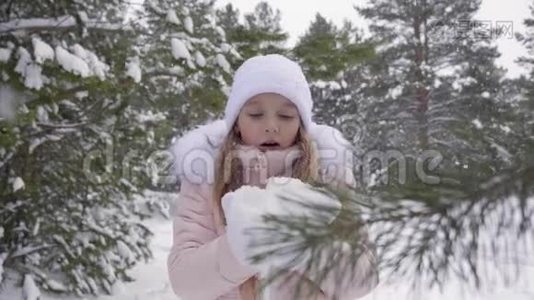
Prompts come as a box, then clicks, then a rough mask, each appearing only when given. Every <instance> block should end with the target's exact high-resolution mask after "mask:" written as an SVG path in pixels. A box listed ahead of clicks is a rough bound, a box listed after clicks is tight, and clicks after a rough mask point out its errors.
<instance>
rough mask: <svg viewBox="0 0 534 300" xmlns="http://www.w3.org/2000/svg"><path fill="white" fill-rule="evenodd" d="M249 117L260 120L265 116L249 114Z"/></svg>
mask: <svg viewBox="0 0 534 300" xmlns="http://www.w3.org/2000/svg"><path fill="white" fill-rule="evenodd" d="M248 116H249V117H251V118H253V119H259V118H261V116H263V114H259V113H258V114H248Z"/></svg>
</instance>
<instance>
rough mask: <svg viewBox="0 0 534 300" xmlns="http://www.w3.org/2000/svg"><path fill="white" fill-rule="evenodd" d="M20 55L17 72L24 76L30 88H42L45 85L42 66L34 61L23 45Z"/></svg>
mask: <svg viewBox="0 0 534 300" xmlns="http://www.w3.org/2000/svg"><path fill="white" fill-rule="evenodd" d="M18 57H19V60H18V61H17V65H16V66H15V72H17V73H19V74H20V75H21V76H22V77H23V78H24V85H25V86H26V87H28V88H30V89H36V90H39V89H41V87H42V86H43V77H42V74H41V66H39V65H37V64H36V63H35V62H33V61H32V58H31V56H30V53H29V52H28V50H26V49H25V48H23V47H19V49H18Z"/></svg>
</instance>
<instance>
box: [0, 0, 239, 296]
mask: <svg viewBox="0 0 534 300" xmlns="http://www.w3.org/2000/svg"><path fill="white" fill-rule="evenodd" d="M33 4H34V3H33V2H31V1H16V2H12V1H11V2H9V3H6V4H1V5H0V69H1V71H0V74H1V77H0V80H1V81H0V95H1V97H0V107H1V115H0V118H1V119H0V128H1V133H0V134H1V135H2V136H1V138H0V174H2V177H1V179H0V182H1V184H0V199H1V205H0V218H1V219H2V227H1V232H2V235H0V255H2V257H3V259H2V261H3V264H4V266H5V267H6V268H8V269H13V270H15V271H17V272H19V273H20V274H28V275H30V276H31V277H30V278H31V279H32V281H28V282H35V283H36V285H37V286H39V287H41V288H43V289H45V290H50V291H57V292H74V293H79V294H86V293H94V294H97V293H101V292H107V293H109V292H110V291H111V289H112V286H113V284H114V283H115V282H117V281H125V280H131V278H130V277H129V276H128V273H127V271H128V270H129V269H130V268H131V267H133V266H134V265H135V263H137V262H139V261H140V260H141V259H143V258H145V259H147V258H149V257H150V251H149V249H148V242H149V239H148V238H149V236H150V232H149V230H148V229H147V228H145V226H143V225H142V223H141V219H142V218H143V216H145V214H144V211H145V209H144V208H142V207H139V201H133V200H132V199H135V197H134V196H135V194H141V193H142V191H143V190H144V189H145V188H146V187H154V186H158V187H161V186H162V185H164V184H168V185H166V186H167V187H169V188H172V189H173V190H176V187H175V185H173V183H174V182H170V181H165V182H162V181H161V180H160V178H159V175H161V173H164V174H165V172H162V171H165V170H164V169H163V168H164V167H165V164H164V163H165V162H163V164H162V163H160V160H165V159H164V158H165V157H164V156H165V155H163V156H159V155H157V154H158V152H155V151H156V150H159V149H166V148H167V146H168V144H169V138H170V137H171V136H174V135H176V134H177V133H178V132H180V131H181V130H186V129H187V128H188V127H190V126H193V125H195V124H196V123H198V122H200V121H202V120H204V119H206V118H209V117H213V116H215V115H217V114H218V113H220V111H221V108H222V104H223V102H224V98H225V92H226V89H227V85H228V84H227V81H228V80H229V79H230V78H231V74H232V72H233V71H232V68H231V64H230V62H232V61H233V60H235V59H239V58H240V56H239V54H238V53H237V52H236V51H235V50H234V49H233V47H231V46H230V45H229V44H228V43H226V42H225V32H224V30H223V29H222V28H221V27H219V26H217V24H216V22H215V16H214V9H213V2H210V1H206V2H197V1H181V2H180V1H145V3H144V5H143V6H135V5H131V4H130V3H127V2H121V1H119V2H109V1H98V0H95V1H89V2H87V1H86V2H79V1H78V2H69V3H65V4H61V5H60V4H58V3H56V2H47V3H42V4H40V5H33ZM135 17H141V18H135ZM141 202H142V201H141ZM141 204H143V203H141ZM147 204H148V203H147ZM163 209H164V208H163ZM21 282H22V279H21Z"/></svg>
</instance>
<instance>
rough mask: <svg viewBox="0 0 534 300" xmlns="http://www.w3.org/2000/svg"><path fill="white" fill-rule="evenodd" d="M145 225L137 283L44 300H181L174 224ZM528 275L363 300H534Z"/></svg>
mask: <svg viewBox="0 0 534 300" xmlns="http://www.w3.org/2000/svg"><path fill="white" fill-rule="evenodd" d="M145 224H146V225H147V226H148V227H149V228H150V229H151V230H152V232H153V233H154V237H153V239H152V241H151V249H152V252H153V254H154V258H153V259H152V260H151V261H150V262H148V263H139V264H138V265H137V266H136V267H135V268H134V269H132V270H131V272H130V275H131V276H132V277H133V278H135V279H136V281H134V282H129V283H122V284H117V285H116V286H114V288H113V290H114V295H112V296H106V295H103V296H98V297H94V296H86V297H82V298H76V297H73V296H55V295H51V294H49V293H45V292H42V293H41V294H42V295H41V298H40V299H41V300H55V299H61V300H82V299H83V300H144V299H150V300H170V299H174V300H177V299H179V298H178V297H176V296H175V295H174V293H173V292H172V289H171V287H170V285H169V282H168V277H167V268H166V259H167V255H168V252H169V250H170V246H171V236H172V222H171V221H170V220H168V219H165V218H163V217H160V216H158V217H155V218H153V219H150V220H147V221H145ZM525 270H526V271H527V272H526V273H524V274H523V276H522V280H517V281H515V282H514V284H515V286H511V287H503V286H500V285H498V284H496V285H492V286H491V288H492V289H491V290H485V291H482V292H474V291H470V290H468V289H467V288H465V287H463V286H462V285H461V284H460V283H459V282H458V281H453V282H450V283H449V284H448V285H447V286H446V287H445V289H444V291H443V292H442V293H440V292H439V290H438V289H437V288H436V289H432V290H425V289H424V288H423V289H421V290H419V291H413V290H411V288H410V285H409V283H408V280H406V279H400V280H390V281H388V282H385V280H383V279H384V278H381V280H382V282H381V283H380V284H379V285H378V287H377V288H376V289H375V290H374V291H373V292H371V293H370V294H369V295H367V296H365V297H363V298H361V299H362V300H386V299H387V300H390V299H396V300H403V299H424V300H450V299H458V300H460V299H469V300H500V299H506V300H532V299H534V287H533V286H532V284H530V287H529V286H528V282H529V280H530V281H531V282H532V280H533V279H534V264H532V261H530V263H528V264H527V266H526V269H525ZM4 276H5V277H6V278H7V279H6V282H5V283H4V284H3V285H2V286H1V287H0V300H19V299H20V300H22V299H23V298H22V291H21V288H20V287H15V286H14V282H13V277H14V276H13V274H10V273H6V274H4Z"/></svg>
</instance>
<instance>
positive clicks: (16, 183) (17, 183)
mask: <svg viewBox="0 0 534 300" xmlns="http://www.w3.org/2000/svg"><path fill="white" fill-rule="evenodd" d="M24 186H25V185H24V180H22V178H20V177H17V178H15V180H13V192H16V191H18V190H20V189H24Z"/></svg>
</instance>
